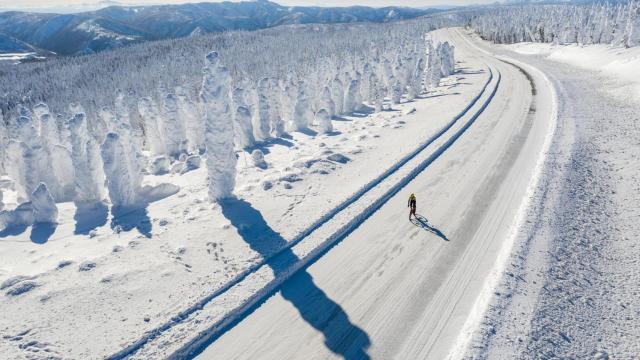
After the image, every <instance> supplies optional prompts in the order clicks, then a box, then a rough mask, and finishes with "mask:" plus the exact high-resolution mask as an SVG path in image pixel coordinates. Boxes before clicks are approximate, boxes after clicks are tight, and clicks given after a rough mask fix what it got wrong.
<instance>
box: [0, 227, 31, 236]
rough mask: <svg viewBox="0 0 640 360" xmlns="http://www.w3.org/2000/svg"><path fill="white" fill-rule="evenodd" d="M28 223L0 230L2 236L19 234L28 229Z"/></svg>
mask: <svg viewBox="0 0 640 360" xmlns="http://www.w3.org/2000/svg"><path fill="white" fill-rule="evenodd" d="M27 228H28V226H27V225H11V226H8V227H6V228H4V229H2V231H0V238H5V237H9V236H18V235H20V234H22V233H23V232H25V231H26V230H27Z"/></svg>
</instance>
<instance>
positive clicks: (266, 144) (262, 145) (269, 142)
mask: <svg viewBox="0 0 640 360" xmlns="http://www.w3.org/2000/svg"><path fill="white" fill-rule="evenodd" d="M287 139H292V137H291V135H288V134H285V135H283V136H282V138H271V139H266V140H263V141H260V142H258V143H257V144H256V145H255V146H251V147H247V148H245V149H244V150H245V151H246V152H248V153H249V154H251V152H252V151H253V150H260V151H262V153H263V154H265V155H266V154H268V153H269V152H270V151H269V148H270V147H273V146H275V145H280V146H285V147H289V148H290V147H293V145H294V144H293V143H292V142H291V141H289V140H287Z"/></svg>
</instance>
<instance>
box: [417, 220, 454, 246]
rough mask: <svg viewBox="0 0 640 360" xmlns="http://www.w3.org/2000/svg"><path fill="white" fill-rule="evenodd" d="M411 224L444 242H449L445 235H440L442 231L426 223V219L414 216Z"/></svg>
mask: <svg viewBox="0 0 640 360" xmlns="http://www.w3.org/2000/svg"><path fill="white" fill-rule="evenodd" d="M411 223H412V224H413V225H415V226H417V227H420V228H423V229H425V230H427V231H428V232H430V233H432V234H434V235H436V236H438V237H439V238H441V239H442V240H444V241H449V239H448V238H447V236H446V235H445V234H443V233H442V231H440V230H438V229H437V228H436V227H434V226H431V225H429V222H428V221H427V218H426V217H424V216H422V215H419V214H416V217H415V218H412V219H411Z"/></svg>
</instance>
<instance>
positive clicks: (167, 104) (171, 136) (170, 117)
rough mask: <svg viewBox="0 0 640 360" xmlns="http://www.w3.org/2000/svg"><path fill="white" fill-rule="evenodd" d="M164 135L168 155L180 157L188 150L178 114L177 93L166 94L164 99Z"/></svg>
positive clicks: (162, 127)
mask: <svg viewBox="0 0 640 360" xmlns="http://www.w3.org/2000/svg"><path fill="white" fill-rule="evenodd" d="M162 110H163V116H162V126H161V127H160V129H162V137H163V138H164V143H165V148H166V151H167V155H169V156H172V157H174V158H176V159H177V158H178V157H179V156H180V154H183V153H185V152H186V151H187V140H186V136H185V133H184V127H183V124H182V123H181V121H180V116H179V114H178V98H177V96H176V95H174V94H172V93H169V94H166V95H165V96H164V98H163V101H162Z"/></svg>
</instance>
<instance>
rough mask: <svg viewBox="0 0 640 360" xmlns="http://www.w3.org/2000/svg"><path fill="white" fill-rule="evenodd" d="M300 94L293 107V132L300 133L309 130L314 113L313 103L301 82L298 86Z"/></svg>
mask: <svg viewBox="0 0 640 360" xmlns="http://www.w3.org/2000/svg"><path fill="white" fill-rule="evenodd" d="M296 87H297V89H298V94H297V96H296V102H295V105H294V106H293V115H292V116H291V120H292V122H291V125H290V126H291V129H292V130H293V131H300V130H305V129H308V128H309V125H310V124H311V122H312V120H313V113H312V112H311V103H310V102H309V98H308V97H307V92H306V89H305V84H304V83H303V82H302V81H300V82H298V85H297V86H296Z"/></svg>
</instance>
